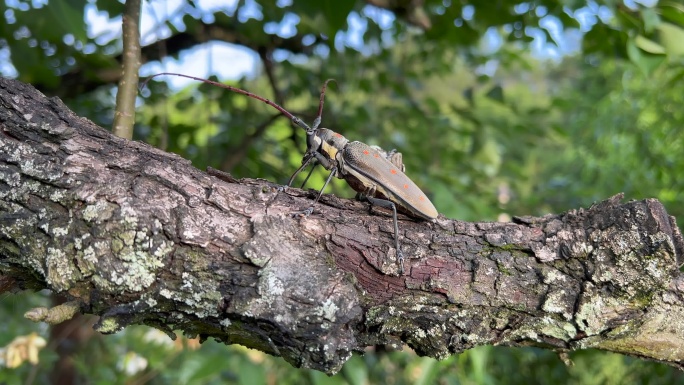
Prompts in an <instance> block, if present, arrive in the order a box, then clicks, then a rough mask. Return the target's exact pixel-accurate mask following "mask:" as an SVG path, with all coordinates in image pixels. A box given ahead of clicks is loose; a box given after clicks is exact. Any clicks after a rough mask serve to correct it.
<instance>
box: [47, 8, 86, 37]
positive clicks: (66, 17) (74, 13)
mask: <svg viewBox="0 0 684 385" xmlns="http://www.w3.org/2000/svg"><path fill="white" fill-rule="evenodd" d="M85 5H86V1H85V0H60V1H51V2H50V4H49V5H48V6H47V9H48V10H49V11H50V12H52V14H53V16H54V18H55V19H56V20H57V23H59V25H60V26H61V27H62V30H63V31H64V33H72V34H73V35H74V37H75V38H76V40H80V41H82V42H85V41H88V35H87V34H86V29H85V23H84V22H83V19H84V8H85Z"/></svg>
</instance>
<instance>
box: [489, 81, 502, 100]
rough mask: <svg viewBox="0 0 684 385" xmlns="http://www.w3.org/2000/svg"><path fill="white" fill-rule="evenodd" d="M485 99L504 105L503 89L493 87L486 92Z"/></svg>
mask: <svg viewBox="0 0 684 385" xmlns="http://www.w3.org/2000/svg"><path fill="white" fill-rule="evenodd" d="M487 97H488V98H490V99H492V100H496V101H497V102H500V103H504V93H503V88H501V86H499V85H497V86H494V87H493V88H492V89H491V90H489V92H487Z"/></svg>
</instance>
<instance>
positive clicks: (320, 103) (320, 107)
mask: <svg viewBox="0 0 684 385" xmlns="http://www.w3.org/2000/svg"><path fill="white" fill-rule="evenodd" d="M330 82H335V84H337V80H335V79H328V80H326V81H325V83H323V87H322V88H321V96H320V98H319V99H318V115H316V119H314V121H313V125H312V126H311V127H312V128H313V129H314V130H315V129H317V128H318V125H319V124H321V119H322V116H323V103H325V89H326V88H328V83H330Z"/></svg>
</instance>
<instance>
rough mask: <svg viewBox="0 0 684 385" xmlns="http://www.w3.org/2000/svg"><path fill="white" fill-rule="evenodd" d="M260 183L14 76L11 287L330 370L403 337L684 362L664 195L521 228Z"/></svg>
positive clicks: (1, 217) (7, 266) (0, 84)
mask: <svg viewBox="0 0 684 385" xmlns="http://www.w3.org/2000/svg"><path fill="white" fill-rule="evenodd" d="M277 187H278V186H277V185H275V184H274V183H271V182H268V181H264V180H253V179H243V180H239V181H234V180H231V179H224V180H222V179H219V178H217V177H214V176H211V175H208V174H207V173H205V172H203V171H200V170H198V169H196V168H193V167H192V166H191V165H190V164H189V163H188V161H186V160H184V159H182V158H180V157H178V156H176V155H173V154H169V153H165V152H162V151H159V150H156V149H154V148H152V147H150V146H148V145H146V144H142V143H138V142H131V141H127V140H123V139H120V138H116V137H114V136H113V135H111V134H110V133H109V132H107V131H106V130H104V129H102V128H100V127H97V126H96V125H94V124H93V123H91V122H90V121H88V120H86V119H83V118H80V117H78V116H76V115H74V114H73V113H72V112H71V111H69V110H68V109H67V108H66V107H65V106H64V105H63V104H62V102H61V101H59V99H56V98H53V99H48V98H46V97H44V96H43V95H42V94H40V93H39V92H37V91H36V90H35V89H34V88H33V87H31V86H29V85H26V84H23V83H20V82H17V81H13V80H8V79H0V289H2V291H16V290H22V289H32V290H37V289H45V288H47V289H50V290H53V291H55V292H59V293H64V294H65V295H66V296H68V297H69V298H70V299H71V300H75V301H78V303H80V311H81V312H83V313H90V314H96V315H99V316H100V317H101V318H100V321H99V322H98V324H97V325H96V329H97V330H99V331H100V332H103V333H112V332H116V331H119V330H121V329H122V328H124V327H126V326H127V325H131V324H146V325H151V326H154V327H157V328H161V329H163V330H167V331H170V330H172V329H181V330H183V331H184V332H185V333H187V334H188V335H200V336H201V337H202V338H209V337H213V338H215V339H217V340H219V341H223V342H225V343H227V344H232V343H239V344H242V345H245V346H248V347H251V348H255V349H259V350H262V351H264V352H267V353H270V354H273V355H280V356H282V357H284V358H285V359H286V360H287V361H288V362H290V363H291V364H293V365H295V366H303V367H310V368H315V369H318V370H321V371H325V372H328V373H334V372H335V371H337V370H339V369H340V367H341V365H342V364H343V363H344V362H345V361H346V360H347V359H348V358H349V357H350V355H351V353H352V352H353V351H362V350H363V349H364V348H365V347H367V346H370V345H375V344H389V345H394V346H401V345H403V344H408V345H409V346H410V347H411V348H413V349H414V350H416V351H417V352H418V353H419V354H423V355H429V356H432V357H436V358H444V357H447V356H449V355H451V354H456V353H459V352H462V351H464V350H465V349H469V348H472V347H474V346H478V345H486V344H495V345H508V346H530V345H531V346H538V347H543V348H548V349H553V350H556V351H558V352H567V351H571V350H576V349H585V348H599V349H604V350H609V351H614V352H621V353H625V354H629V355H633V356H638V357H642V358H647V359H652V360H656V361H661V362H665V363H668V364H671V365H674V366H677V367H682V366H684V350H682V348H681V347H682V346H684V296H683V295H682V290H683V289H684V280H683V279H682V276H681V274H680V272H679V268H678V266H679V264H680V260H681V258H682V250H683V249H684V248H683V245H684V243H683V242H682V237H681V234H680V231H679V229H678V228H677V226H676V224H675V220H674V218H672V217H670V216H668V215H667V213H666V212H665V209H664V208H663V206H662V205H661V204H660V203H659V202H658V201H656V200H650V199H649V200H643V201H632V202H627V203H621V202H620V200H621V196H616V197H613V198H610V199H608V200H606V201H604V202H601V203H598V204H595V205H594V206H592V207H591V208H589V209H577V210H572V211H569V212H567V213H563V214H558V215H547V216H544V217H540V218H533V217H519V218H515V220H514V222H512V223H468V222H462V221H458V220H452V219H447V218H444V217H440V218H438V219H437V220H436V221H435V222H420V221H414V220H411V219H410V218H407V217H402V218H401V221H400V231H401V237H402V239H401V242H402V245H403V249H404V253H405V256H406V258H407V260H406V271H407V274H406V275H404V276H398V275H397V264H396V259H395V250H394V249H393V247H392V245H393V242H392V220H391V217H390V216H388V215H383V214H382V213H378V211H379V210H374V211H376V212H375V213H373V214H370V213H369V211H368V206H367V204H364V203H360V202H356V201H350V200H344V199H338V198H336V197H334V196H330V195H326V196H324V198H323V199H322V203H321V204H319V205H318V206H316V211H315V212H314V214H313V215H311V216H309V217H297V216H293V215H291V213H292V212H293V211H295V210H299V209H302V208H305V207H308V206H309V205H310V203H311V197H312V193H311V192H307V191H302V190H298V189H289V190H287V191H285V192H282V191H279V190H278V189H277Z"/></svg>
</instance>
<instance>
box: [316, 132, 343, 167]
mask: <svg viewBox="0 0 684 385" xmlns="http://www.w3.org/2000/svg"><path fill="white" fill-rule="evenodd" d="M316 136H317V137H318V138H319V139H320V140H321V147H320V151H321V152H323V153H324V154H326V155H327V156H328V157H329V158H330V159H335V158H336V157H337V153H338V151H340V150H342V149H343V148H344V146H346V145H347V143H348V142H349V140H348V139H347V138H345V137H344V136H342V135H341V134H339V133H337V132H335V131H332V130H328V129H327V128H319V129H318V132H317V133H316Z"/></svg>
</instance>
